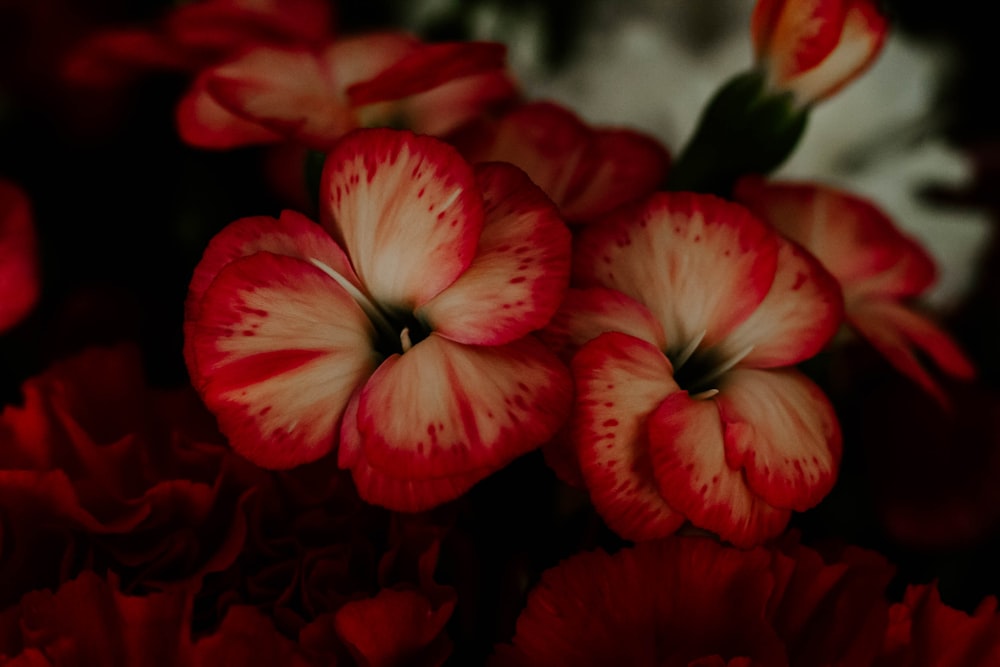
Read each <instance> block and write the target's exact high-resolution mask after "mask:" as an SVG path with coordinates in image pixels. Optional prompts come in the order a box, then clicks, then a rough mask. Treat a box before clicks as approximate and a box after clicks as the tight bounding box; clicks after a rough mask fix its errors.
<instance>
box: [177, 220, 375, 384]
mask: <svg viewBox="0 0 1000 667" xmlns="http://www.w3.org/2000/svg"><path fill="white" fill-rule="evenodd" d="M260 251H266V252H271V253H274V254H276V255H287V256H288V257H296V258H298V259H301V260H304V261H307V262H309V261H314V260H315V261H318V262H321V263H322V264H324V265H325V266H327V267H329V268H330V269H332V270H334V271H335V272H337V273H339V274H340V275H341V276H343V277H344V278H345V279H346V280H347V281H349V282H350V283H352V284H354V285H355V286H357V287H360V281H359V280H358V277H357V276H356V275H354V270H353V269H352V268H351V263H350V261H349V260H348V259H347V255H345V254H344V251H343V250H341V249H340V247H339V246H338V245H337V244H336V243H334V241H333V239H331V238H330V235H329V234H327V233H326V231H325V230H324V229H323V228H322V227H320V226H319V225H317V224H316V223H315V222H313V221H312V220H309V219H308V218H307V217H305V216H304V215H302V214H301V213H296V212H295V211H287V210H286V211H282V212H281V217H280V218H278V219H275V218H271V217H268V216H256V217H250V218H241V219H240V220H237V221H236V222H233V223H231V224H229V225H227V226H226V227H224V228H223V229H222V231H220V232H219V233H218V234H216V235H215V236H214V237H213V238H212V240H211V241H210V242H209V244H208V247H207V248H205V253H204V254H203V255H202V258H201V261H199V262H198V265H197V266H196V267H195V269H194V274H193V275H192V277H191V284H190V286H189V287H188V295H187V300H186V301H185V302H184V320H185V321H184V334H185V342H184V358H185V360H186V361H187V362H188V371H189V372H190V373H191V376H192V381H193V383H194V384H195V386H198V371H197V364H196V362H197V360H196V359H195V356H194V354H193V351H192V350H191V342H190V341H191V328H192V327H193V326H194V323H195V322H196V321H197V320H198V319H199V316H200V313H201V301H202V298H203V297H204V295H205V290H207V289H208V287H209V285H211V283H212V281H213V280H215V277H216V276H217V275H218V274H219V272H220V271H221V270H222V269H223V267H225V266H226V265H227V264H229V263H231V262H233V261H234V260H236V259H239V258H240V257H245V256H247V255H252V254H254V253H257V252H260Z"/></svg>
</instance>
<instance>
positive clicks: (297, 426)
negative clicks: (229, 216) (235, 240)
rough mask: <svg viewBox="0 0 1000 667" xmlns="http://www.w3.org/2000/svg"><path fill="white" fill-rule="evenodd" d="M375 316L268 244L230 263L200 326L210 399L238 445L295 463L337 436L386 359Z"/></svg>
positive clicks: (205, 392)
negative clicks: (378, 350) (375, 343)
mask: <svg viewBox="0 0 1000 667" xmlns="http://www.w3.org/2000/svg"><path fill="white" fill-rule="evenodd" d="M374 335H375V334H374V331H372V328H371V324H370V323H369V321H368V318H367V317H366V316H365V315H364V313H363V312H362V310H361V308H360V307H359V306H358V305H357V304H356V303H355V302H354V301H353V300H352V299H351V297H350V296H349V295H348V294H347V292H345V291H344V289H343V288H342V287H340V285H338V284H337V283H336V282H335V281H334V280H333V279H331V278H330V277H329V276H328V275H327V274H326V273H324V272H323V271H321V270H320V269H318V268H316V267H315V266H313V265H311V264H309V263H306V262H304V261H302V260H300V259H295V258H292V257H284V256H281V255H275V254H271V253H269V252H258V253H257V254H255V255H251V256H249V257H244V258H241V259H238V260H236V261H234V262H232V263H230V264H229V265H227V266H226V267H225V268H224V269H223V270H222V271H221V272H220V273H219V275H218V277H217V278H216V279H215V281H214V282H213V283H212V285H211V286H210V287H209V288H208V290H207V291H206V292H205V297H204V299H203V301H202V310H201V313H200V315H199V317H198V319H197V320H196V321H195V326H194V330H193V337H194V353H195V356H196V358H197V366H198V369H199V371H200V372H201V375H202V386H201V388H200V390H201V393H202V396H203V398H204V400H205V404H206V405H208V407H209V409H211V410H212V411H213V412H214V413H215V415H216V417H217V418H218V420H219V428H220V429H221V430H222V432H223V433H224V434H226V435H227V436H228V438H229V440H230V444H231V445H232V446H233V448H234V449H235V450H236V451H237V452H239V453H240V454H242V455H243V456H245V457H247V458H248V459H250V460H251V461H253V462H254V463H256V464H257V465H260V466H262V467H267V468H289V467H292V466H295V465H298V464H301V463H306V462H308V461H313V460H315V459H318V458H320V457H321V456H323V455H324V454H326V453H328V452H329V451H331V450H332V449H333V448H334V446H335V445H336V442H337V438H336V435H337V425H338V423H339V420H340V416H341V413H342V412H343V410H344V407H345V406H346V405H347V402H348V399H349V398H350V395H351V393H352V392H353V391H354V390H355V389H356V387H357V386H359V385H360V384H361V383H363V382H364V380H365V378H367V377H368V376H369V375H370V374H371V372H372V371H373V370H374V369H375V367H376V365H377V357H376V355H375V352H374V350H373V348H372V340H373V337H374Z"/></svg>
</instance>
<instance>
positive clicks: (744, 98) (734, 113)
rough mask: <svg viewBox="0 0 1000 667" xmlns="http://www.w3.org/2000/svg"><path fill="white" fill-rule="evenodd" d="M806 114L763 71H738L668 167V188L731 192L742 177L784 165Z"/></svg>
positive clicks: (720, 91)
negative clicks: (770, 86)
mask: <svg viewBox="0 0 1000 667" xmlns="http://www.w3.org/2000/svg"><path fill="white" fill-rule="evenodd" d="M808 118H809V109H808V107H800V106H797V105H796V104H795V100H794V98H793V96H792V94H791V93H787V92H785V93H782V92H774V91H770V90H768V89H767V86H766V82H765V78H764V75H763V73H761V72H758V71H750V72H746V73H744V74H740V75H739V76H737V77H735V78H733V79H731V80H730V81H729V83H727V84H726V85H725V86H723V87H722V88H721V89H720V90H719V92H718V93H716V94H715V97H713V98H712V100H711V101H710V102H709V103H708V106H707V107H706V108H705V111H704V112H703V113H702V116H701V119H700V120H699V122H698V128H697V129H696V130H695V133H694V136H693V137H692V138H691V140H690V142H688V145H687V146H686V147H685V148H684V150H683V151H682V153H681V155H680V157H679V158H678V159H677V161H676V162H674V164H673V166H672V167H671V169H670V175H669V176H668V178H667V184H666V185H667V189H668V190H689V191H695V192H710V193H713V194H717V195H721V196H726V195H728V194H729V192H730V190H732V187H733V184H734V183H735V182H736V179H738V178H739V177H740V176H743V175H745V174H767V173H769V172H771V171H774V170H775V169H777V168H778V167H779V166H781V164H782V163H783V162H784V161H785V160H786V159H787V158H788V156H789V155H791V154H792V151H793V150H794V149H795V146H796V145H797V144H798V142H799V139H800V138H801V137H802V134H803V132H805V129H806V122H807V120H808Z"/></svg>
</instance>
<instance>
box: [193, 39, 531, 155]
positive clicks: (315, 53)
mask: <svg viewBox="0 0 1000 667" xmlns="http://www.w3.org/2000/svg"><path fill="white" fill-rule="evenodd" d="M505 54H506V49H505V47H504V46H503V45H502V44H496V43H487V42H452V43H442V44H424V43H422V42H420V41H419V40H417V39H416V38H414V37H412V36H410V35H406V34H403V33H388V32H386V33H368V34H363V35H358V36H354V37H348V38H344V39H338V40H334V41H330V40H328V41H326V42H324V43H322V44H320V45H316V46H307V45H298V46H292V47H281V46H274V45H267V44H261V45H259V46H257V47H254V48H250V49H247V50H244V51H243V52H241V53H240V54H239V55H237V56H236V57H234V58H231V59H230V60H228V61H226V62H223V63H221V64H219V65H216V66H214V67H210V68H208V69H206V70H204V71H203V72H202V73H201V74H200V75H199V76H198V78H197V79H196V80H195V82H194V85H193V86H192V88H191V89H190V90H189V91H188V92H187V93H186V94H185V96H184V97H183V99H182V100H181V102H180V105H179V106H178V109H177V124H178V129H179V131H180V134H181V138H182V139H184V141H186V142H188V143H189V144H191V145H194V146H198V147H201V148H234V147H237V146H243V145H247V144H266V143H276V142H280V141H285V140H290V141H292V142H295V143H297V144H300V145H303V146H306V147H309V148H313V149H316V150H328V149H329V148H331V147H332V145H333V143H334V142H335V141H336V140H337V139H339V138H340V137H341V136H343V135H344V134H346V133H347V132H349V131H350V130H353V129H355V128H359V127H373V126H384V125H389V126H393V127H399V126H405V127H407V128H410V129H413V130H414V131H417V132H420V133H424V134H444V133H447V132H450V131H452V130H454V129H456V128H457V127H458V126H460V125H461V124H463V123H465V122H467V121H469V120H471V119H472V118H475V117H476V116H478V115H479V114H481V113H482V112H484V111H485V110H487V109H489V108H490V107H492V106H495V105H498V104H500V103H503V102H506V101H508V100H509V99H511V98H512V97H513V96H514V94H515V92H516V89H515V86H514V83H513V81H512V80H511V79H510V77H509V76H508V75H507V73H506V72H505V71H504V60H505Z"/></svg>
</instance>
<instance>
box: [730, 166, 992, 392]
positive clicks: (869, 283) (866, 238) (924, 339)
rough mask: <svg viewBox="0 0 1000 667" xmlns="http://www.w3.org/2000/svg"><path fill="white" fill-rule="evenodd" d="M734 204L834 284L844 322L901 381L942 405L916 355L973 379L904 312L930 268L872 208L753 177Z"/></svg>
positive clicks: (967, 367) (926, 325)
mask: <svg viewBox="0 0 1000 667" xmlns="http://www.w3.org/2000/svg"><path fill="white" fill-rule="evenodd" d="M735 196H736V198H737V199H739V200H740V201H741V202H742V203H743V204H744V205H745V206H747V207H748V208H750V210H752V211H754V213H756V214H757V215H759V216H761V217H762V218H764V219H765V220H767V221H768V222H770V223H771V224H772V225H773V226H774V227H776V228H777V229H778V231H780V232H781V233H782V234H784V235H785V236H786V237H788V238H790V239H792V240H793V241H796V242H798V243H801V244H802V245H804V246H805V247H806V248H807V249H808V250H809V251H810V252H812V253H813V254H814V255H815V256H816V257H817V258H818V259H819V260H820V261H821V262H822V263H823V266H825V267H826V268H827V270H828V271H830V273H832V274H833V275H834V277H835V278H837V280H839V281H840V286H841V289H842V290H843V292H844V303H845V307H846V317H847V322H848V323H849V324H850V325H851V326H852V327H853V328H854V329H855V330H856V331H857V332H858V333H859V334H861V335H862V336H863V337H864V338H865V339H866V340H868V342H870V343H871V344H872V345H873V346H874V347H875V349H877V350H878V351H879V352H881V353H882V355H883V356H884V357H885V358H886V359H887V360H888V361H889V363H891V364H892V365H893V366H895V367H896V368H897V369H898V370H899V371H900V372H901V373H904V374H905V375H907V376H909V377H910V378H912V379H913V380H914V381H916V382H917V383H918V384H919V385H920V386H921V387H923V388H924V389H925V390H926V391H928V392H930V393H931V394H932V395H933V396H935V397H936V398H937V399H938V400H939V401H941V402H942V403H944V402H946V399H945V397H944V394H943V393H942V392H941V389H940V387H938V385H937V383H936V382H935V381H934V379H933V378H932V377H931V376H930V374H929V373H928V372H927V370H926V369H925V368H924V367H923V365H922V364H921V362H920V359H919V358H918V356H917V352H918V351H919V352H921V353H923V354H926V355H927V356H928V357H929V358H930V359H931V360H932V361H934V363H935V364H937V366H938V367H939V368H940V369H941V370H943V371H944V372H945V373H948V374H949V375H952V376H954V377H958V378H962V379H972V377H973V376H974V375H975V369H974V368H973V367H972V363H971V362H970V361H969V360H968V359H967V358H966V356H965V354H963V353H962V351H961V350H960V349H959V348H958V346H957V345H956V344H955V342H954V341H953V340H952V339H951V338H950V337H949V336H948V334H946V333H945V332H944V331H942V330H941V329H940V328H938V326H937V325H936V324H934V323H933V322H932V321H931V320H929V319H928V318H926V317H925V316H923V315H921V314H919V313H917V312H916V311H915V310H913V309H911V308H908V307H907V306H906V305H904V304H903V301H904V300H906V299H909V298H912V297H916V296H918V295H920V294H922V293H923V292H924V291H925V290H926V289H927V288H928V287H930V286H931V284H932V283H933V282H934V277H935V269H934V262H933V260H932V259H931V258H930V256H929V255H928V254H927V252H926V251H924V249H923V248H921V247H920V245H919V244H918V243H917V242H916V241H914V240H913V239H910V238H908V237H906V236H904V235H903V234H902V233H901V232H900V231H899V230H898V229H897V228H896V226H895V225H894V224H893V223H892V221H891V220H889V218H888V217H886V215H885V214H884V213H882V212H881V211H880V210H879V209H878V208H876V207H875V205H874V204H872V203H871V202H869V201H867V200H865V199H862V198H861V197H856V196H854V195H851V194H848V193H846V192H841V191H838V190H835V189H833V188H828V187H824V186H821V185H815V184H812V183H769V182H766V181H764V180H763V179H760V178H758V177H748V178H745V179H743V180H741V181H740V182H739V183H738V184H737V186H736V191H735Z"/></svg>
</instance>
